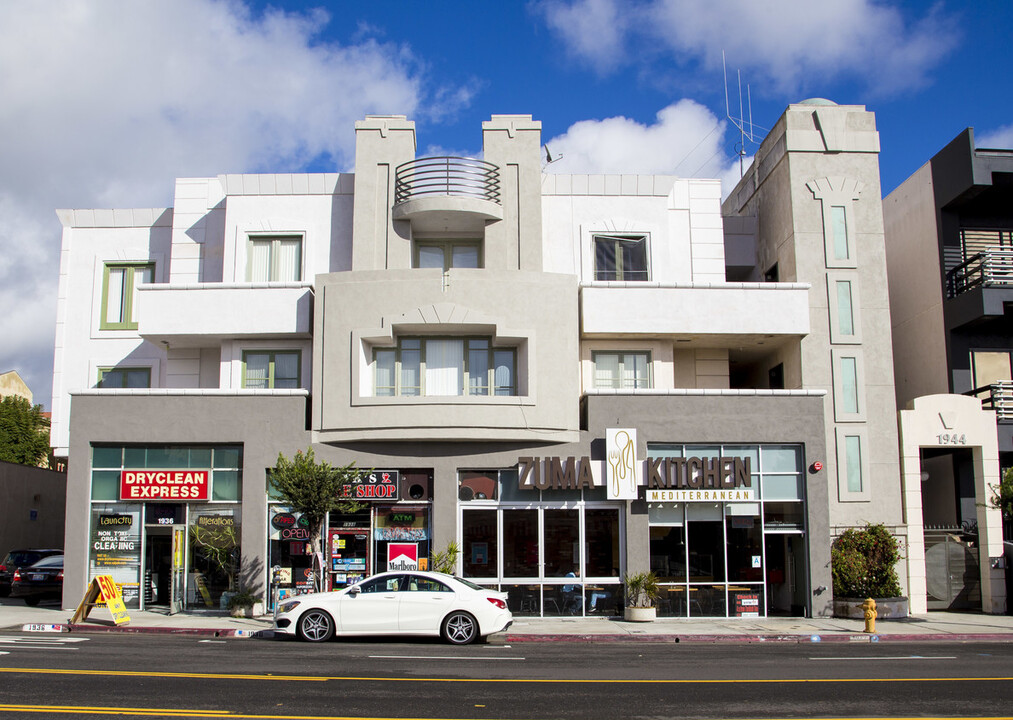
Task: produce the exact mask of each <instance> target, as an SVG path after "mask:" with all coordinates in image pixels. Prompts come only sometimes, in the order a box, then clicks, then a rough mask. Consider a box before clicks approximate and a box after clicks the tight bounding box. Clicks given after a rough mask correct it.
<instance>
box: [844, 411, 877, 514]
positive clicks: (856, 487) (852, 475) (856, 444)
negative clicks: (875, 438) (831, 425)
mask: <svg viewBox="0 0 1013 720" xmlns="http://www.w3.org/2000/svg"><path fill="white" fill-rule="evenodd" d="M836 442H837V497H838V500H840V501H841V502H868V501H869V500H872V492H871V489H870V487H869V483H868V482H866V480H867V479H868V478H869V437H868V433H867V432H866V430H865V429H864V428H860V427H854V426H851V427H843V426H842V427H838V428H837V429H836Z"/></svg>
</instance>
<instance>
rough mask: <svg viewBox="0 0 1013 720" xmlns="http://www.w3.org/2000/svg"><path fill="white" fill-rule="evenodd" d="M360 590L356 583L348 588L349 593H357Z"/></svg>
mask: <svg viewBox="0 0 1013 720" xmlns="http://www.w3.org/2000/svg"><path fill="white" fill-rule="evenodd" d="M361 592H362V588H360V587H359V586H358V585H352V587H350V588H348V594H349V595H358V594H359V593H361Z"/></svg>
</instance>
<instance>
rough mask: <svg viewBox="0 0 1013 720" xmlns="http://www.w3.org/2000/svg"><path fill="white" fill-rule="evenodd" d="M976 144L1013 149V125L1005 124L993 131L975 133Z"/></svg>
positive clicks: (990, 147)
mask: <svg viewBox="0 0 1013 720" xmlns="http://www.w3.org/2000/svg"><path fill="white" fill-rule="evenodd" d="M974 146H975V147H979V148H989V149H992V150H998V149H1004V150H1005V149H1013V125H1003V126H1002V127H998V128H996V129H995V130H992V131H991V132H984V133H981V134H980V135H978V134H975V136H974Z"/></svg>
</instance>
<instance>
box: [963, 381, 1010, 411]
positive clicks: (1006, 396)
mask: <svg viewBox="0 0 1013 720" xmlns="http://www.w3.org/2000/svg"><path fill="white" fill-rule="evenodd" d="M964 394H965V395H971V396H973V397H976V398H978V399H980V400H981V407H982V409H983V410H995V416H996V419H997V420H1013V382H1011V381H1009V380H1004V381H1001V382H997V383H992V384H991V385H983V386H981V387H977V388H975V389H974V390H969V391H968V392H966V393H964Z"/></svg>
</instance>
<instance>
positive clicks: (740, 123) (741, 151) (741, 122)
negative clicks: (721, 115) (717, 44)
mask: <svg viewBox="0 0 1013 720" xmlns="http://www.w3.org/2000/svg"><path fill="white" fill-rule="evenodd" d="M721 69H722V70H723V71H724V74H725V117H726V118H728V120H729V122H731V124H732V125H734V126H735V127H737V128H738V129H739V142H738V143H737V150H736V153H735V154H736V155H738V156H739V178H741V177H742V176H743V175H744V174H745V168H744V167H743V163H744V160H745V157H746V140H749V142H751V143H753V144H754V145H755V144H756V137H755V135H754V134H753V99H752V97H751V96H750V94H749V85H748V84H747V85H746V101H747V104H748V107H749V120H748V122H747V121H746V119H745V116H744V114H743V112H742V72H741V71H740V70H736V71H735V72H736V74H737V75H738V78H739V117H737V118H734V117H732V111H731V109H730V108H729V106H728V67H727V66H726V65H725V51H724V50H722V51H721ZM747 126H748V127H749V130H748V131H747V130H746V127H747Z"/></svg>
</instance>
